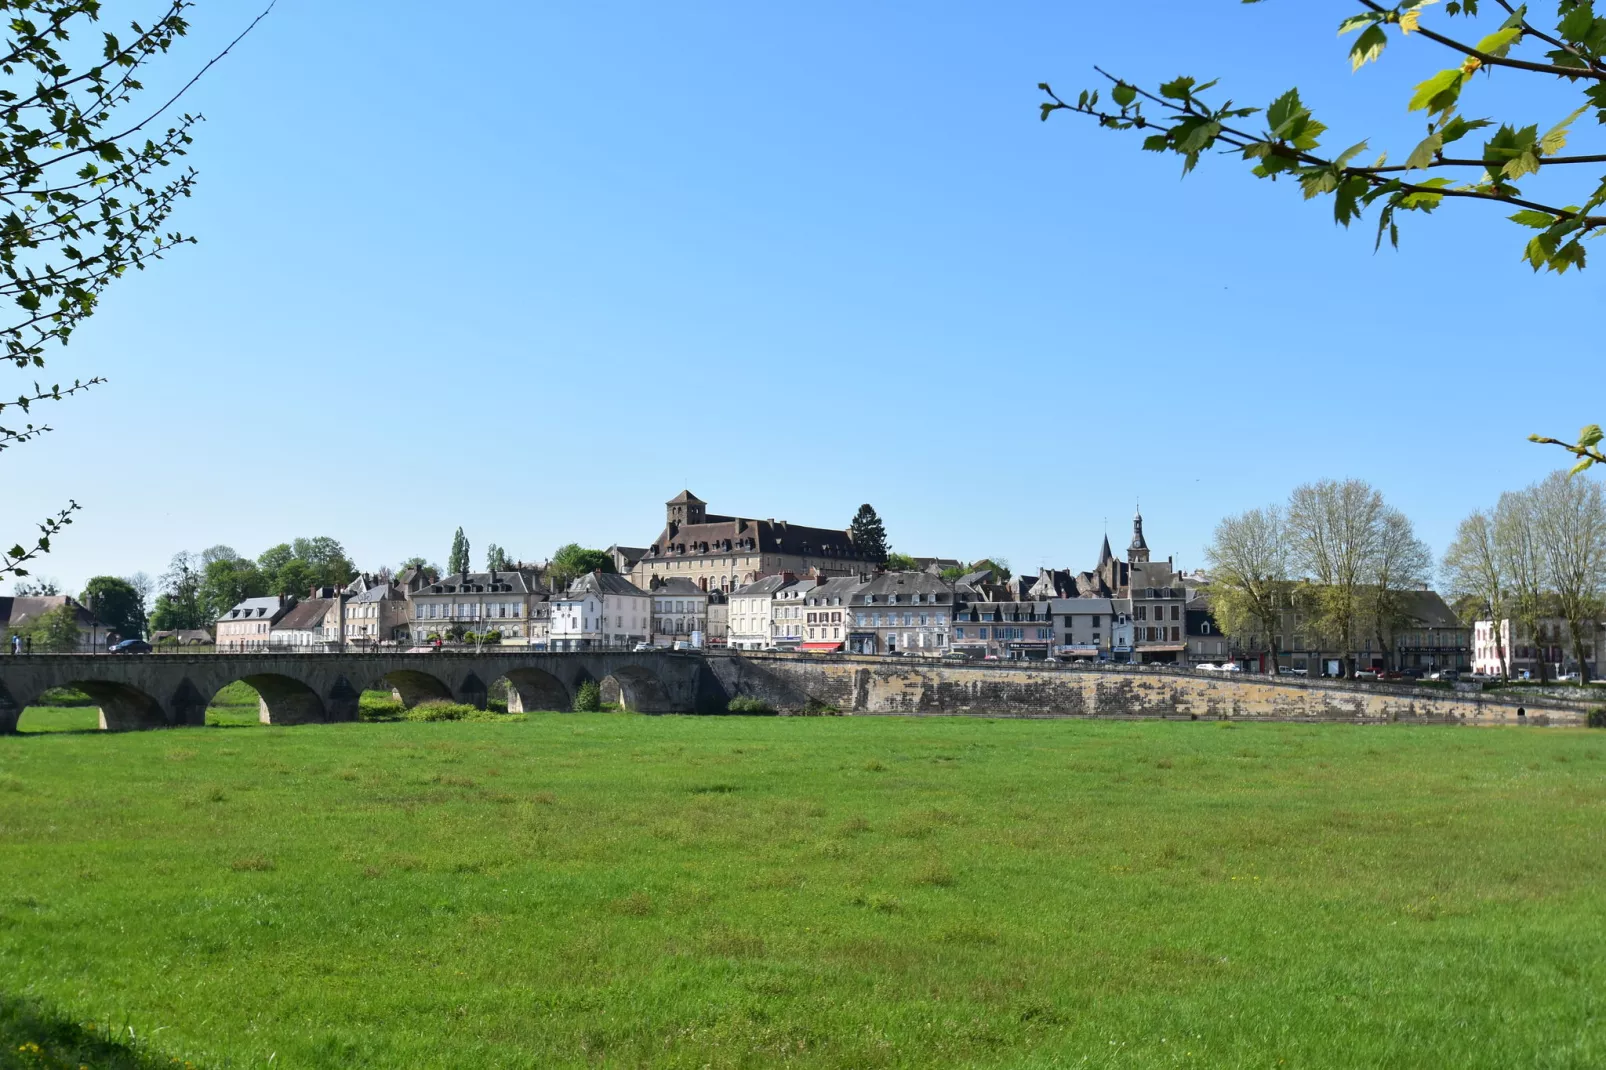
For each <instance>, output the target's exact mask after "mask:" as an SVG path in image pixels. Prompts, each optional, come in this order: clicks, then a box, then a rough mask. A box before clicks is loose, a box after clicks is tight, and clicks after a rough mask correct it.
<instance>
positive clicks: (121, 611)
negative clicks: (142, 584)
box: [78, 576, 145, 639]
mask: <svg viewBox="0 0 1606 1070" xmlns="http://www.w3.org/2000/svg"><path fill="white" fill-rule="evenodd" d="M78 601H79V602H81V603H82V604H83V605H85V606H87V607H88V608H89V610H90V612H92V613H94V614H95V617H96V619H97V620H99V621H100V623H101V624H102V625H104V626H105V627H106V629H107V630H108V631H112V632H116V633H117V635H118V637H119V638H121V639H137V638H138V637H139V636H141V635H143V634H144V633H145V603H144V600H143V599H142V598H140V594H139V591H138V590H136V589H135V588H134V585H133V584H131V583H129V582H128V581H127V580H124V579H119V578H117V577H116V576H96V577H94V578H93V579H91V580H90V581H89V582H88V583H86V584H84V591H83V593H82V594H80V595H79V596H78Z"/></svg>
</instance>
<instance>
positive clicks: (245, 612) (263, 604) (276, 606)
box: [218, 595, 287, 621]
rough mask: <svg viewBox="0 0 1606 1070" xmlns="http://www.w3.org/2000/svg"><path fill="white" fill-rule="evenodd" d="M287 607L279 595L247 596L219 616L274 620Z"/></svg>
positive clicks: (223, 617) (236, 618)
mask: <svg viewBox="0 0 1606 1070" xmlns="http://www.w3.org/2000/svg"><path fill="white" fill-rule="evenodd" d="M285 608H287V606H286V604H285V603H283V602H281V601H280V600H279V596H278V595H268V596H267V597H265V598H247V599H246V600H245V601H243V602H241V603H240V604H239V605H237V606H235V607H234V608H233V609H230V610H229V611H228V612H227V613H225V614H223V615H222V616H221V617H219V618H218V620H220V621H225V620H273V619H275V618H276V617H277V616H278V614H279V611H280V610H282V609H285Z"/></svg>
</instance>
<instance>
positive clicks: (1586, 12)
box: [1556, 4, 1595, 43]
mask: <svg viewBox="0 0 1606 1070" xmlns="http://www.w3.org/2000/svg"><path fill="white" fill-rule="evenodd" d="M1594 27H1595V7H1594V5H1593V4H1579V5H1578V6H1577V7H1575V8H1573V9H1572V10H1571V11H1569V12H1567V15H1566V17H1565V18H1563V19H1562V20H1561V21H1560V22H1559V23H1557V24H1556V32H1557V33H1559V34H1561V35H1562V36H1563V37H1565V38H1566V39H1567V40H1569V41H1573V42H1575V43H1576V42H1579V41H1583V40H1586V39H1587V38H1588V37H1589V32H1590V30H1592V29H1594Z"/></svg>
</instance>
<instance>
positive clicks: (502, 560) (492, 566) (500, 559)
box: [485, 542, 508, 572]
mask: <svg viewBox="0 0 1606 1070" xmlns="http://www.w3.org/2000/svg"><path fill="white" fill-rule="evenodd" d="M485 569H486V571H487V572H506V571H508V564H507V554H506V552H504V551H503V549H502V548H501V547H500V546H498V545H496V543H494V542H493V543H491V544H490V545H488V546H486V548H485Z"/></svg>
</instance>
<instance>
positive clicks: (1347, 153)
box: [1333, 141, 1366, 170]
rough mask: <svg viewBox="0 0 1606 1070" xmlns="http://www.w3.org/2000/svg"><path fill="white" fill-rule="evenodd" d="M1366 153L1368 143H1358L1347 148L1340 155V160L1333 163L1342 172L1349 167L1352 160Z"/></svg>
mask: <svg viewBox="0 0 1606 1070" xmlns="http://www.w3.org/2000/svg"><path fill="white" fill-rule="evenodd" d="M1365 151H1366V142H1364V141H1361V142H1358V143H1356V144H1354V145H1351V146H1350V147H1349V148H1347V149H1345V150H1344V151H1343V152H1341V153H1339V155H1338V159H1336V160H1334V161H1333V166H1334V167H1337V168H1339V169H1341V170H1342V169H1343V168H1345V167H1348V166H1349V162H1350V161H1351V160H1353V159H1355V157H1357V156H1359V155H1360V154H1361V153H1363V152H1365Z"/></svg>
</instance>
